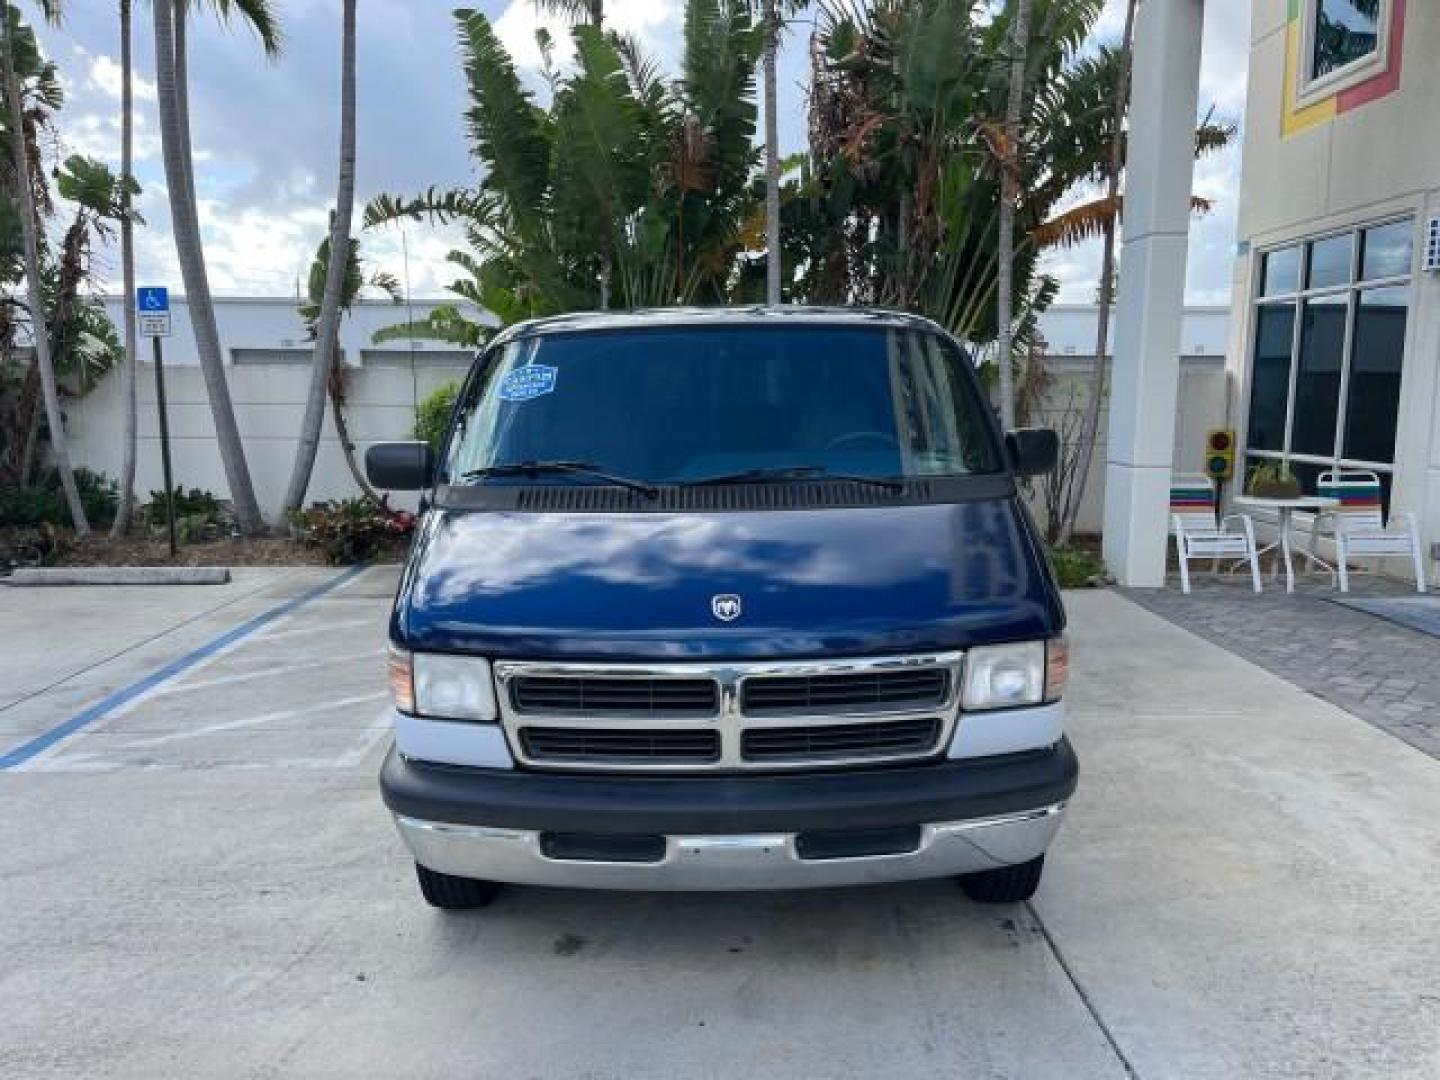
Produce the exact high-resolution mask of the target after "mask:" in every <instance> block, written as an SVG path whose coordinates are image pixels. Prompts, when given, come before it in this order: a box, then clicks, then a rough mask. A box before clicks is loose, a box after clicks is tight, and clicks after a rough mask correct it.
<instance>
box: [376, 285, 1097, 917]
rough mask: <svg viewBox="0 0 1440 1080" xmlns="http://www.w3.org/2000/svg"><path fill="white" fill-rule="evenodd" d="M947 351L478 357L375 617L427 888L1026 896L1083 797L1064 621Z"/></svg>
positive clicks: (804, 331)
mask: <svg viewBox="0 0 1440 1080" xmlns="http://www.w3.org/2000/svg"><path fill="white" fill-rule="evenodd" d="M1056 451H1057V447H1056V438H1055V435H1054V433H1053V432H1049V431H1039V430H1027V431H1015V432H1009V433H1002V432H1001V431H1000V429H999V427H998V425H997V424H996V422H995V417H994V413H993V411H992V409H991V408H990V406H989V405H988V403H987V401H986V399H985V397H984V395H983V392H982V390H981V387H980V384H979V381H978V380H977V378H976V374H975V370H974V367H973V364H972V363H971V361H970V359H969V357H968V356H967V354H966V353H965V351H964V350H963V349H962V348H961V347H960V346H959V345H958V344H957V343H956V342H955V341H954V339H952V338H951V337H949V336H948V335H947V334H945V333H944V332H943V331H942V330H941V329H940V328H939V327H937V326H936V325H934V324H933V323H931V322H928V321H927V320H924V319H921V318H917V317H914V316H911V315H903V314H895V313H891V312H883V311H863V310H852V309H837V310H829V309H806V308H784V309H778V308H759V309H748V310H720V311H700V310H673V309H672V310H663V311H653V312H637V313H625V314H608V313H607V314H588V315H571V316H563V317H558V318H552V319H543V320H540V321H536V322H530V323H525V324H523V325H519V326H515V327H512V328H510V329H508V330H506V331H505V332H503V333H502V334H500V335H499V336H497V337H496V338H495V339H494V340H493V341H492V342H491V343H490V344H489V345H488V346H487V347H486V348H485V349H484V350H483V352H481V353H480V355H479V356H478V357H477V359H476V361H475V364H474V367H473V370H472V371H471V372H470V375H469V377H468V378H467V380H466V382H465V384H464V386H463V388H462V390H461V392H460V394H459V395H458V398H457V402H456V406H455V412H454V416H453V418H452V421H451V428H450V432H449V434H448V437H447V438H446V440H445V445H444V449H443V451H442V452H441V453H440V454H439V455H438V459H437V458H436V456H435V455H433V454H432V453H431V450H430V448H429V447H428V446H427V445H426V444H424V443H384V444H380V445H377V446H374V447H372V448H371V449H370V450H369V452H368V453H367V467H368V470H369V474H370V478H371V480H372V481H373V482H374V483H375V484H376V485H377V486H379V487H382V488H388V489H392V490H419V491H423V492H424V495H423V505H424V507H425V513H424V514H423V517H422V519H421V522H420V525H419V528H418V532H417V535H416V537H415V542H414V547H413V549H412V551H411V553H410V558H409V562H408V564H407V565H406V567H405V571H404V574H403V576H402V578H401V581H400V586H399V592H398V595H397V597H396V600H395V608H394V612H393V614H392V616H391V621H390V641H391V652H390V659H389V676H390V683H391V687H392V690H393V695H394V706H395V712H394V721H395V745H394V748H393V749H392V750H391V751H390V753H389V755H388V757H387V758H386V760H385V764H384V767H383V769H382V772H381V776H380V785H381V790H382V793H383V795H384V799H385V803H386V805H387V806H388V807H389V809H390V810H391V812H392V813H393V814H394V818H395V822H396V824H397V826H398V828H399V831H400V834H401V836H402V837H403V838H404V841H405V844H406V845H407V847H408V848H409V850H410V852H411V853H412V854H413V856H414V859H415V863H416V870H417V873H418V876H419V881H420V887H421V891H422V893H423V894H424V897H425V899H426V900H428V901H429V902H430V903H431V904H434V905H436V906H438V907H442V908H463V907H477V906H481V905H483V904H485V903H488V902H489V900H490V899H491V897H492V896H493V895H494V893H495V891H496V889H497V888H498V886H499V885H500V884H501V883H505V882H519V883H533V884H541V885H558V886H576V887H586V888H603V889H772V888H792V887H803V886H827V885H853V884H860V883H869V882H889V881H900V880H906V879H914V878H931V877H946V876H953V877H956V878H958V880H959V883H960V885H961V886H962V887H963V888H964V890H965V892H966V893H967V894H968V895H969V896H971V897H972V898H974V899H976V900H979V901H988V902H999V903H1007V902H1009V903H1013V902H1017V901H1020V900H1024V899H1026V898H1028V897H1029V896H1030V895H1031V894H1032V893H1033V892H1034V890H1035V888H1036V886H1037V885H1038V884H1039V881H1040V874H1041V869H1042V866H1043V863H1044V858H1045V850H1046V847H1047V846H1048V845H1049V843H1050V841H1051V839H1052V838H1053V837H1054V836H1055V832H1056V830H1057V829H1058V828H1059V825H1060V820H1061V817H1062V814H1063V812H1064V808H1065V804H1066V801H1067V800H1068V799H1069V798H1070V796H1071V794H1072V793H1073V791H1074V789H1075V783H1076V761H1075V755H1074V753H1073V751H1072V750H1071V748H1070V744H1069V742H1068V741H1067V739H1066V737H1065V707H1064V703H1063V701H1062V698H1061V695H1062V693H1063V690H1064V685H1065V675H1066V666H1067V654H1066V645H1065V638H1064V628H1065V612H1064V609H1063V607H1062V606H1061V600H1060V593H1059V591H1058V589H1057V588H1056V584H1055V580H1054V577H1053V575H1052V573H1051V570H1050V567H1049V563H1048V561H1047V559H1046V555H1045V552H1044V549H1043V547H1042V545H1041V541H1040V538H1039V536H1038V535H1037V533H1036V530H1035V527H1034V525H1033V523H1032V522H1031V520H1030V517H1029V515H1028V514H1027V512H1026V510H1025V508H1024V506H1023V505H1022V503H1021V500H1020V497H1019V494H1018V493H1017V490H1016V477H1017V476H1024V475H1034V474H1038V473H1042V472H1045V471H1046V470H1048V469H1050V468H1052V467H1053V465H1054V462H1055V456H1056Z"/></svg>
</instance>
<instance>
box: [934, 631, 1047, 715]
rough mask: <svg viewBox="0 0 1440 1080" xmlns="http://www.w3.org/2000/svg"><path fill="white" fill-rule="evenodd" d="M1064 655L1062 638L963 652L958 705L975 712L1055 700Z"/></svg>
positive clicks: (986, 647) (992, 646)
mask: <svg viewBox="0 0 1440 1080" xmlns="http://www.w3.org/2000/svg"><path fill="white" fill-rule="evenodd" d="M1068 657H1069V654H1068V651H1067V648H1066V645H1065V639H1064V638H1055V639H1054V640H1052V641H1049V642H1044V641H1026V642H1021V643H1019V644H1015V645H989V646H984V647H981V648H977V649H971V650H970V651H969V652H968V653H966V654H965V692H964V694H963V695H962V696H961V701H960V704H961V708H963V709H965V710H967V711H970V712H978V711H981V710H983V709H1013V708H1016V707H1017V706H1022V705H1039V704H1040V703H1041V702H1047V701H1057V700H1059V698H1060V694H1061V693H1062V692H1063V690H1064V688H1065V675H1066V669H1067V666H1068V663H1067V662H1068Z"/></svg>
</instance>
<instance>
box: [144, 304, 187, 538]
mask: <svg viewBox="0 0 1440 1080" xmlns="http://www.w3.org/2000/svg"><path fill="white" fill-rule="evenodd" d="M135 310H136V313H137V314H138V315H139V317H140V333H141V334H144V335H146V336H148V337H149V338H150V341H151V344H152V345H153V347H154V350H155V406H156V408H157V409H158V410H159V413H160V466H161V469H162V470H163V472H164V476H165V519H166V522H167V524H168V528H169V533H170V557H171V558H172V559H173V558H174V557H175V555H176V554H177V547H176V544H175V481H174V479H173V477H172V476H171V474H170V417H169V414H168V413H167V412H166V409H165V357H164V353H163V351H162V350H161V348H160V339H161V338H167V337H169V336H170V290H169V289H167V288H165V287H163V286H156V285H148V286H144V287H142V288H139V289H136V290H135Z"/></svg>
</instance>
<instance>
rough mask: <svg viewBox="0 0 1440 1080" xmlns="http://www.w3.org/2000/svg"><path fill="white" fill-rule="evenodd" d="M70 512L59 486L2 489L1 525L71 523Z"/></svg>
mask: <svg viewBox="0 0 1440 1080" xmlns="http://www.w3.org/2000/svg"><path fill="white" fill-rule="evenodd" d="M69 524H70V512H69V511H68V510H66V509H65V496H63V495H61V494H60V489H59V488H47V487H24V488H7V489H5V490H4V491H0V525H69Z"/></svg>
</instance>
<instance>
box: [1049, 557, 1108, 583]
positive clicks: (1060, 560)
mask: <svg viewBox="0 0 1440 1080" xmlns="http://www.w3.org/2000/svg"><path fill="white" fill-rule="evenodd" d="M1050 564H1051V565H1052V566H1054V567H1055V577H1056V580H1058V581H1059V582H1060V587H1061V588H1062V589H1094V588H1098V587H1099V586H1101V585H1104V584H1105V583H1106V581H1107V576H1106V573H1105V564H1104V563H1103V562H1101V561H1100V557H1099V556H1098V555H1096V554H1095V552H1093V551H1087V550H1086V549H1085V548H1077V547H1057V548H1051V549H1050Z"/></svg>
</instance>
